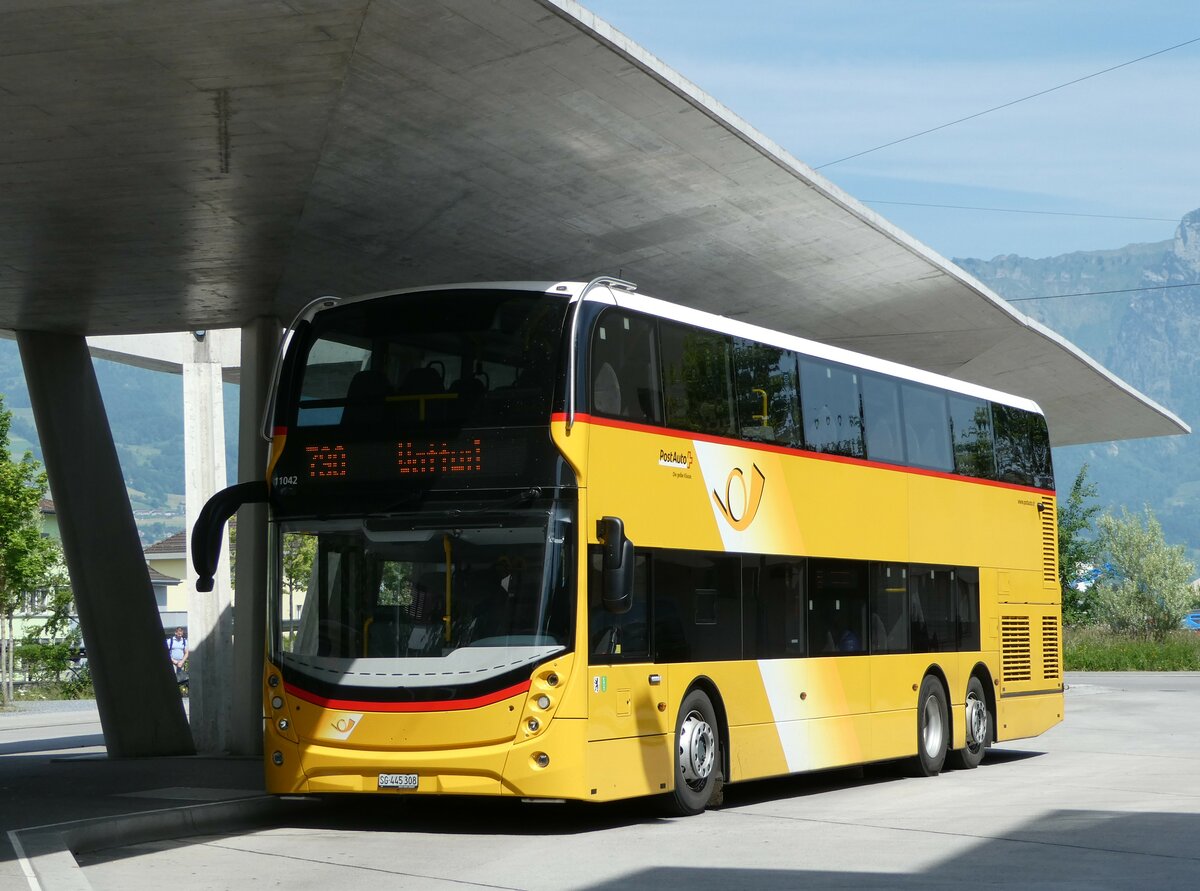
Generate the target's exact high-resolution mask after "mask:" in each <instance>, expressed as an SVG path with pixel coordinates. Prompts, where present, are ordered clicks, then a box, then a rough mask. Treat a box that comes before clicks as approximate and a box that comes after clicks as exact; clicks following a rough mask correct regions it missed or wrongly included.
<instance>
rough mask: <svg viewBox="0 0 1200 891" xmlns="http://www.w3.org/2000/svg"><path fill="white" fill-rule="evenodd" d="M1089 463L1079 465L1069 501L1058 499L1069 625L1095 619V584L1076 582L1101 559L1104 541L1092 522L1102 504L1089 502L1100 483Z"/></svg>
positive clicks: (1060, 562)
mask: <svg viewBox="0 0 1200 891" xmlns="http://www.w3.org/2000/svg"><path fill="white" fill-rule="evenodd" d="M1087 473H1088V466H1087V465H1086V464H1084V465H1083V466H1082V467H1081V468H1079V473H1078V475H1077V476H1076V477H1075V482H1074V483H1072V484H1071V492H1070V494H1069V495H1068V496H1067V499H1066V501H1065V502H1063V501H1060V502H1059V503H1058V582H1059V584H1060V585H1061V586H1062V603H1063V621H1064V622H1065V623H1066V624H1068V625H1086V624H1088V623H1090V622H1093V621H1095V617H1096V616H1095V613H1096V604H1095V599H1096V590H1095V586H1092V587H1089V588H1088V589H1087V590H1086V591H1077V590H1075V588H1074V586H1073V584H1072V583H1073V582H1074V581H1075V580H1076V579H1078V578H1079V571H1080V569H1082V568H1083V567H1084V566H1087V565H1095V564H1096V563H1098V562H1100V543H1099V541H1097V540H1096V537H1095V530H1094V529H1093V528H1092V522H1093V520H1095V518H1096V514H1098V513H1100V505H1099V504H1096V503H1089V502H1091V500H1092V499H1093V498H1095V497H1096V484H1095V483H1093V482H1090V481H1089V480H1088V478H1087Z"/></svg>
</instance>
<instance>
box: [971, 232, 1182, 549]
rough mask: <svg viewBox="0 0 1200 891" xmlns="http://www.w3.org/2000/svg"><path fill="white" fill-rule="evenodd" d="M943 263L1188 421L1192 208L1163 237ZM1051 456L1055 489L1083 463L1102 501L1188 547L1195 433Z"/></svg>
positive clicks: (1079, 448)
mask: <svg viewBox="0 0 1200 891" xmlns="http://www.w3.org/2000/svg"><path fill="white" fill-rule="evenodd" d="M954 262H956V263H957V264H958V265H960V266H961V267H963V269H965V270H967V271H968V272H969V273H971V274H972V275H974V276H975V277H976V278H978V279H979V280H980V281H982V282H983V283H984V284H986V285H988V286H989V287H990V288H992V289H993V290H994V291H996V293H998V294H999V295H1000V296H1002V297H1004V298H1005V299H1008V300H1013V301H1017V302H1015V304H1014V305H1015V306H1016V307H1017V308H1018V309H1019V310H1021V311H1022V312H1025V313H1027V314H1028V315H1030V316H1032V317H1033V318H1035V319H1037V320H1038V321H1039V322H1041V323H1042V324H1044V325H1046V326H1047V327H1049V328H1052V329H1053V330H1055V331H1057V332H1058V333H1060V334H1062V335H1063V336H1064V337H1066V338H1067V339H1068V340H1070V341H1073V342H1074V343H1075V344H1077V345H1078V346H1079V347H1080V348H1081V349H1083V350H1084V351H1085V352H1087V353H1088V354H1090V355H1091V356H1092V357H1093V358H1095V359H1097V360H1098V361H1099V362H1100V363H1101V364H1103V365H1104V366H1105V367H1107V368H1109V369H1110V370H1111V371H1113V372H1114V373H1115V374H1116V375H1118V376H1119V377H1121V378H1122V379H1124V380H1125V381H1127V382H1128V383H1130V384H1132V385H1133V386H1134V387H1136V388H1137V389H1139V390H1141V391H1142V392H1143V393H1145V394H1146V395H1147V396H1149V397H1150V398H1151V399H1154V400H1155V401H1156V402H1158V403H1159V404H1160V405H1162V406H1164V407H1166V408H1168V409H1170V410H1171V411H1173V412H1174V413H1175V414H1177V415H1178V416H1179V417H1181V418H1182V419H1183V420H1184V421H1185V422H1186V423H1187V424H1188V425H1189V426H1191V427H1193V428H1194V429H1195V428H1200V349H1198V348H1197V345H1198V344H1200V210H1195V211H1192V212H1191V213H1189V214H1188V215H1187V216H1185V217H1184V218H1183V219H1182V220H1181V221H1180V224H1179V227H1178V228H1177V229H1176V232H1175V238H1174V239H1172V240H1169V241H1162V242H1157V243H1153V244H1133V245H1129V246H1127V247H1124V248H1120V249H1118V250H1104V251H1081V252H1076V253H1071V254H1064V255H1062V256H1058V257H1048V258H1042V259H1029V258H1026V257H1017V256H1014V255H1011V254H1010V255H1004V256H999V257H994V258H993V259H991V260H977V259H956V260H955V261H954ZM1193 285H1194V286H1196V287H1192V286H1193ZM1028 298H1039V299H1028ZM1054 461H1055V472H1056V477H1057V481H1058V487H1059V491H1060V492H1064V493H1065V492H1066V491H1067V489H1068V488H1069V486H1070V485H1071V483H1072V482H1073V481H1074V479H1075V475H1076V474H1077V473H1078V471H1079V468H1080V466H1081V465H1082V464H1084V463H1085V462H1086V463H1087V464H1088V467H1089V473H1088V476H1089V478H1090V479H1092V480H1093V481H1095V482H1096V484H1097V486H1098V488H1099V500H1100V502H1101V503H1102V504H1103V505H1104V506H1105V507H1106V508H1109V509H1114V510H1119V507H1120V506H1121V505H1124V506H1125V507H1128V508H1129V509H1130V510H1131V511H1139V510H1141V508H1142V506H1143V505H1149V506H1150V507H1151V508H1152V509H1153V510H1154V512H1155V514H1156V515H1157V516H1158V518H1159V520H1160V522H1161V523H1162V525H1163V530H1164V533H1165V534H1166V537H1167V540H1168V541H1169V542H1171V543H1173V544H1183V545H1185V546H1186V547H1187V549H1188V551H1189V556H1190V557H1191V558H1192V559H1193V560H1196V559H1197V557H1198V556H1200V436H1198V435H1191V436H1168V437H1159V438H1155V439H1145V440H1128V441H1124V442H1113V443H1096V444H1092V445H1085V446H1071V447H1067V448H1061V449H1055V451H1054Z"/></svg>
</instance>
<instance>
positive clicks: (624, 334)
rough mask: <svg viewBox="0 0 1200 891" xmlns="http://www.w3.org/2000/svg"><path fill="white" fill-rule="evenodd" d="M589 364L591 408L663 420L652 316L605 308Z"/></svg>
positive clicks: (650, 420) (608, 413)
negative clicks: (646, 316)
mask: <svg viewBox="0 0 1200 891" xmlns="http://www.w3.org/2000/svg"><path fill="white" fill-rule="evenodd" d="M590 364H591V381H590V384H591V387H590V393H591V407H592V411H594V412H595V413H596V414H599V415H606V416H609V417H618V418H627V419H628V420H631V421H635V422H637V423H643V424H659V423H661V422H662V395H661V393H660V388H659V381H658V363H657V361H656V356H655V337H654V320H653V319H648V318H643V317H642V316H638V315H632V314H629V313H624V312H621V311H620V310H616V309H609V310H606V311H605V312H604V314H603V315H602V316H601V317H600V320H599V321H598V322H597V324H596V328H595V330H594V332H593V335H592V348H591V363H590Z"/></svg>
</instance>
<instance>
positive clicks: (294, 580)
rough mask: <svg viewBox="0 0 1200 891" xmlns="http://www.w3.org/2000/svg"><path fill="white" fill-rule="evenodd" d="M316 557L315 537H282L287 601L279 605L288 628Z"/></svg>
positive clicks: (294, 535)
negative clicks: (298, 597)
mask: <svg viewBox="0 0 1200 891" xmlns="http://www.w3.org/2000/svg"><path fill="white" fill-rule="evenodd" d="M316 556H317V537H316V536H315V535H311V534H308V533H300V532H288V533H285V534H284V536H283V593H284V594H285V595H286V596H287V600H286V601H285V602H284V603H282V604H280V606H281V607H282V608H283V614H284V615H285V616H286V617H287V619H288V627H289V628H292V627H293V626H292V623H293V622H294V621H295V620H296V619H297V618H298V617H297V616H296V605H295V599H296V595H297V594H299V595H300V597H301V598H303V596H304V594H305V593H306V592H307V591H308V582H309V579H311V578H312V565H313V560H315V559H316ZM293 633H294V630H293Z"/></svg>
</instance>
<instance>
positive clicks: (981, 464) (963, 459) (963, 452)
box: [950, 393, 996, 480]
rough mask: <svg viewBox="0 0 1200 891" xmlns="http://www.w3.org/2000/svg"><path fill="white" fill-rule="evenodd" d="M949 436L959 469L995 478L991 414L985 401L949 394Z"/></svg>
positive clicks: (970, 473)
mask: <svg viewBox="0 0 1200 891" xmlns="http://www.w3.org/2000/svg"><path fill="white" fill-rule="evenodd" d="M950 438H951V441H952V443H953V445H954V470H955V472H956V473H961V474H963V475H964V476H973V477H977V478H979V479H985V480H990V479H995V478H996V459H995V455H994V453H993V450H992V415H991V412H990V411H989V409H988V404H987V402H986V401H984V400H983V399H978V398H976V397H974V396H960V395H958V394H957V393H951V394H950Z"/></svg>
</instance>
